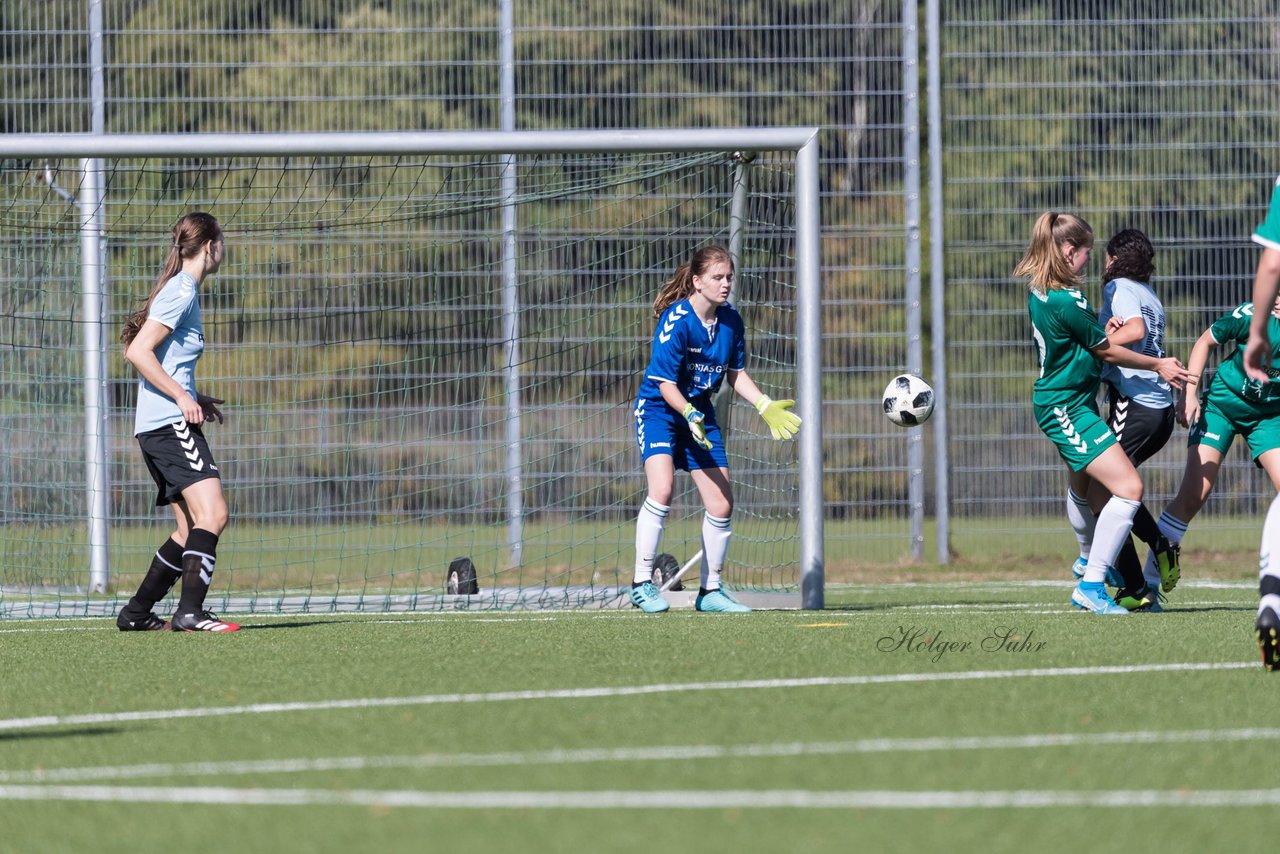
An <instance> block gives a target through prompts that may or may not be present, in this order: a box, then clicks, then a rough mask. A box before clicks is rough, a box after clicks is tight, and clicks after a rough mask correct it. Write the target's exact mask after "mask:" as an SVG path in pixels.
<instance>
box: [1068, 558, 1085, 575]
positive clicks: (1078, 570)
mask: <svg viewBox="0 0 1280 854" xmlns="http://www.w3.org/2000/svg"><path fill="white" fill-rule="evenodd" d="M1088 565H1089V561H1087V560H1085V559H1084V558H1082V557H1078V558H1076V562H1075V563H1073V564H1071V574H1072V575H1074V576H1075V577H1076V578H1077V579H1080V578H1084V568H1085V567H1086V566H1088Z"/></svg>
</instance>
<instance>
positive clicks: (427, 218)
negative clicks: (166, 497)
mask: <svg viewBox="0 0 1280 854" xmlns="http://www.w3.org/2000/svg"><path fill="white" fill-rule="evenodd" d="M744 152H750V153H751V154H753V155H757V158H756V162H755V163H754V164H753V165H752V166H751V167H750V168H751V170H752V171H753V172H754V173H755V175H754V176H753V179H752V180H750V181H744V180H742V174H743V163H744V161H746V160H747V159H748V158H744V157H741V156H739V155H740V154H741V153H744ZM68 161H75V162H78V164H79V169H78V170H77V169H75V168H71V167H69V166H64V167H63V169H62V170H61V171H58V170H55V169H54V168H53V166H52V165H51V164H65V163H67V162H68ZM818 168H819V166H818V152H817V131H816V129H813V128H781V129H766V128H757V129H721V130H716V129H697V130H632V131H527V132H509V133H498V132H456V133H451V132H450V133H446V132H424V133H365V132H360V133H283V134H170V135H162V134H139V135H109V134H108V135H93V134H83V135H81V134H67V135H22V134H13V135H5V136H0V175H2V176H3V191H4V193H5V194H6V198H4V199H0V347H2V348H5V349H8V350H10V351H11V352H12V353H15V354H17V356H16V357H15V358H14V359H12V360H10V362H11V366H10V368H9V370H8V371H5V372H4V373H0V438H6V439H11V440H12V441H11V442H10V447H11V448H13V453H12V454H11V457H10V459H9V460H8V462H7V464H3V465H0V560H2V561H3V566H0V618H3V617H26V616H41V615H49V616H68V615H77V614H86V615H87V614H106V613H110V612H112V609H114V608H115V607H118V605H119V604H120V602H122V601H123V599H125V598H127V597H128V595H129V594H130V593H131V592H132V587H133V586H135V585H136V583H137V580H138V578H139V577H140V574H141V572H142V571H144V570H145V565H146V563H147V562H148V560H149V554H150V551H151V550H154V548H155V546H156V545H158V543H159V541H160V540H162V539H163V529H164V526H165V525H166V524H167V520H166V518H165V516H163V515H161V513H162V512H164V513H166V514H167V511H158V510H156V509H155V508H154V507H152V506H151V503H152V502H151V498H153V496H149V495H147V490H148V489H150V488H153V487H151V486H150V484H149V482H144V480H145V479H144V477H143V475H145V471H140V470H141V469H142V468H143V467H142V466H141V463H140V461H139V460H137V459H136V457H137V451H136V447H134V445H133V442H132V437H131V432H132V431H131V427H132V400H133V394H132V383H133V382H134V381H135V378H134V377H133V376H132V374H131V373H129V372H127V371H124V370H123V368H122V367H121V365H120V363H121V359H120V357H119V352H118V346H117V345H116V343H115V342H116V339H117V332H118V328H119V322H120V320H121V318H122V317H123V314H124V313H125V312H126V311H127V310H129V309H131V308H132V307H133V306H135V305H136V304H137V302H138V300H140V299H142V298H144V297H145V295H146V292H147V291H148V290H149V289H150V285H151V282H152V280H153V279H154V275H155V273H156V271H157V268H158V266H159V263H160V260H161V258H162V255H163V253H162V251H161V249H163V239H162V238H164V237H166V236H167V234H168V229H169V227H170V226H171V225H172V223H173V222H174V221H176V219H177V218H178V217H179V216H180V215H181V214H182V213H185V212H187V211H188V210H194V209H204V210H209V211H210V212H211V213H213V214H214V215H215V216H217V217H218V218H219V220H220V221H221V222H222V224H223V227H224V229H225V230H226V232H227V234H228V236H229V242H230V245H229V247H228V255H229V263H228V264H226V265H225V266H224V268H223V270H222V271H220V272H219V274H218V275H217V276H216V277H214V278H213V279H211V281H210V283H209V285H208V286H207V288H205V289H204V290H205V291H206V292H207V293H206V295H205V296H202V303H204V305H203V308H204V312H205V324H206V329H207V331H208V334H209V339H210V340H209V345H208V349H207V350H206V354H205V358H204V359H203V360H202V362H201V365H200V370H199V376H200V383H201V386H202V390H211V391H212V393H214V394H218V393H219V392H220V391H222V392H226V393H227V394H226V396H228V397H231V398H232V400H231V404H232V406H231V408H230V410H229V413H228V414H229V416H230V418H231V419H232V420H239V422H240V424H239V425H238V426H237V427H235V428H233V430H230V431H223V430H222V428H223V427H225V426H226V425H220V426H219V427H215V428H213V429H214V431H221V432H216V433H211V436H210V438H211V445H212V446H213V451H214V455H215V457H217V458H218V460H219V462H220V464H223V469H224V476H225V477H226V478H227V481H228V483H227V488H228V493H229V499H230V500H231V503H232V523H231V526H230V527H229V529H228V534H229V535H230V537H229V538H228V539H229V540H230V541H231V542H228V546H227V559H226V560H225V561H222V562H220V566H219V576H218V577H217V579H215V583H214V588H213V591H212V592H211V597H210V601H211V605H213V606H215V607H217V606H218V605H219V604H220V605H221V607H222V608H224V609H226V610H232V611H234V610H305V611H322V610H342V609H358V610H392V609H398V608H439V607H521V606H548V605H566V606H596V607H599V606H608V605H611V604H617V603H618V601H619V600H620V598H621V595H620V590H621V584H622V581H629V576H630V562H631V553H630V544H629V542H627V540H628V538H629V537H630V534H629V533H627V529H628V525H629V522H628V520H632V521H633V520H634V514H635V511H636V508H637V507H638V498H639V496H640V494H641V493H640V492H639V489H640V488H641V484H642V477H641V476H640V467H639V457H638V454H637V453H636V452H635V448H634V441H633V439H631V437H630V436H629V434H628V431H629V430H630V427H631V424H630V417H629V404H630V401H631V398H633V397H634V394H635V388H634V386H635V384H636V383H637V382H638V379H639V374H640V370H642V368H643V360H646V359H647V355H648V353H647V350H648V335H649V334H650V333H651V331H652V329H651V324H652V312H651V311H649V310H648V305H647V302H648V301H651V300H652V296H653V294H654V293H655V292H656V289H657V287H658V286H659V285H660V284H661V282H662V280H663V279H664V278H665V277H666V276H669V275H670V273H671V271H672V270H673V269H674V267H675V266H676V265H677V264H678V263H679V262H680V261H681V260H683V259H684V258H685V257H687V255H688V254H689V252H690V251H691V250H692V249H693V248H696V246H698V245H702V244H704V243H706V242H709V241H712V240H715V241H717V242H722V243H725V244H726V245H729V246H731V247H732V248H733V251H734V252H735V253H738V254H739V255H740V258H741V262H740V265H739V282H740V283H739V290H740V291H741V294H740V297H741V299H742V300H743V302H744V305H745V307H744V309H743V312H744V317H745V319H746V321H747V338H748V340H747V346H748V369H749V370H751V371H752V373H753V375H756V376H757V378H758V379H761V380H762V383H761V384H762V387H765V389H766V392H767V393H770V394H774V395H777V394H786V395H788V396H789V395H790V394H792V393H793V392H794V396H795V397H796V399H797V402H798V403H797V409H798V411H799V414H800V416H801V417H802V418H803V419H804V425H805V426H804V429H802V430H801V432H800V434H799V437H798V439H797V440H796V442H795V443H794V445H792V444H790V443H787V444H779V445H778V446H776V447H775V446H774V443H772V442H770V441H768V440H767V431H766V433H765V435H764V437H761V436H759V435H758V434H759V429H758V428H757V427H756V425H754V423H753V422H752V424H751V427H750V428H749V429H747V430H744V431H743V432H742V433H741V434H739V433H738V432H737V431H736V430H735V435H734V436H733V437H732V438H731V439H730V441H729V451H730V465H731V469H732V470H733V480H734V485H735V492H739V490H741V492H740V494H739V496H738V501H737V504H738V506H739V509H740V511H742V512H741V514H740V513H735V540H734V545H733V546H731V549H730V556H729V564H730V566H729V574H728V576H727V577H728V579H729V583H730V584H731V585H735V589H739V588H740V589H744V590H746V591H749V592H759V593H769V592H773V593H779V592H785V591H791V592H792V593H793V594H794V596H795V603H796V604H797V605H799V606H800V607H805V608H821V607H822V606H823V560H824V555H823V541H822V531H823V495H822V430H821V428H822V397H821V395H822V384H821V371H822V367H821V346H820V344H821V322H820V311H821V292H820V275H819V227H820V226H819V213H818V212H819V197H818ZM43 174H49V175H52V176H56V177H57V179H58V180H59V181H60V183H61V184H62V185H63V186H64V187H70V186H71V185H72V184H73V183H74V184H75V185H76V186H75V188H74V189H75V192H74V193H69V192H68V191H67V190H66V189H62V188H60V187H55V186H54V185H53V181H52V180H50V181H47V182H41V181H40V180H38V177H39V176H40V175H43ZM55 190H58V192H54V191H55ZM69 196H70V197H72V198H74V200H75V202H74V203H72V201H71V199H69V198H68V197H69ZM95 200H97V201H95ZM513 234H514V237H513ZM495 245H498V246H499V248H497V249H495V248H494V246H495ZM237 254H239V255H240V261H239V262H238V261H237ZM238 264H239V266H240V269H239V270H237V266H238ZM73 268H76V272H77V275H75V277H74V278H75V280H77V281H78V282H79V287H78V288H71V287H70V286H69V285H68V284H67V283H68V282H70V281H71V280H72V278H73V277H72V270H73ZM495 283H496V284H495ZM753 290H754V292H753ZM738 298H739V295H738V294H735V297H734V298H733V299H735V301H736V300H737V299H738ZM291 336H293V337H292V340H290V338H291ZM72 342H74V343H72ZM77 348H78V351H79V356H80V361H81V366H80V369H79V370H77V369H76V368H75V367H73V362H72V361H71V356H72V355H73V351H74V350H76V349H77ZM641 351H643V352H641ZM638 358H639V359H640V360H641V363H640V364H639V366H638V367H637V366H636V360H637V359H638ZM104 366H105V367H104ZM5 374H7V376H6V375H5ZM210 384H212V388H211V389H206V388H205V386H208V385H210ZM77 389H79V392H77ZM238 400H245V401H249V403H250V405H248V406H246V407H245V408H244V409H243V410H238V409H237V407H236V405H235V404H236V403H237V402H238ZM73 413H74V414H75V416H76V419H77V421H78V423H79V424H80V425H83V429H84V430H85V435H80V436H77V435H75V431H72V430H68V429H66V427H65V424H66V423H67V419H68V417H69V416H70V415H72V414H73ZM727 415H728V413H725V417H726V418H727ZM747 421H748V420H747V419H742V420H741V421H740V422H735V427H737V425H738V424H739V423H742V424H744V425H745V424H746V423H747ZM95 431H100V433H98V434H97V435H95ZM752 431H754V433H755V435H753V434H752ZM228 434H230V435H228ZM513 445H516V447H513ZM628 446H629V447H628ZM522 451H527V452H525V453H522ZM77 455H78V459H79V461H80V465H79V468H80V469H81V470H80V471H79V472H78V473H76V469H77V467H78V466H77V464H76V462H75V461H74V459H75V458H76V457H77ZM685 480H687V479H685ZM77 484H78V486H77ZM491 492H492V493H495V494H490V493H491ZM513 492H515V493H517V494H515V495H513V494H512V493H513ZM74 496H78V500H72V498H73V497H74ZM86 497H87V498H88V500H87V501H86ZM678 500H679V501H680V504H681V505H682V507H681V508H680V510H682V511H687V512H688V513H689V514H690V518H692V516H693V515H695V511H700V507H699V506H698V504H699V502H698V499H697V496H696V493H691V494H690V493H685V494H683V495H681V496H680V497H679V499H678ZM73 506H77V508H78V509H73ZM86 508H87V510H86ZM503 508H505V511H504V509H503ZM504 515H505V517H506V518H503V516H504ZM696 515H698V516H700V512H698V513H696ZM529 520H537V522H536V524H530V525H529V526H528V528H525V527H524V525H525V524H526V523H527V522H528V521H529ZM740 520H741V521H740ZM674 528H675V530H673V531H671V532H670V533H669V534H668V536H667V538H666V539H664V543H663V551H664V552H665V551H669V550H671V551H675V550H676V549H675V548H671V549H669V548H668V546H669V545H671V546H673V547H679V548H683V554H679V555H678V557H679V558H680V559H681V561H683V560H685V559H687V558H689V557H690V556H691V555H692V553H693V551H694V550H695V549H696V545H697V544H696V540H697V536H696V532H694V531H692V530H691V529H690V526H689V525H687V524H686V525H685V526H684V529H685V530H684V531H683V533H682V532H681V525H679V524H676V525H675V526H674ZM108 530H109V531H110V536H109V537H108ZM460 532H461V533H460ZM152 540H155V542H154V543H153V542H151V541H152ZM455 553H456V554H455ZM459 554H461V555H465V556H468V557H472V556H476V557H479V556H480V555H481V554H483V559H477V560H476V561H475V565H474V566H475V574H476V575H477V579H476V580H477V582H478V584H477V586H478V587H479V589H480V593H479V594H471V595H468V594H466V593H465V592H464V593H454V594H450V593H448V592H447V591H446V589H445V567H446V565H448V566H453V565H455V564H457V560H456V559H455V558H456V557H457V555H459ZM442 555H448V556H449V559H443V560H442V558H441V556H442ZM752 562H754V564H753V565H752V566H751V568H750V571H747V564H749V563H752ZM224 563H226V564H229V565H230V566H231V567H233V568H232V569H231V570H229V571H228V572H227V573H224V571H223V568H222V566H223V564H224ZM353 563H361V564H363V566H362V568H361V569H360V571H359V573H358V574H356V575H352V574H349V573H348V572H347V570H346V569H345V567H347V566H348V565H350V564H353ZM255 564H259V565H258V566H255ZM522 564H524V565H528V569H527V571H526V570H525V568H523V567H522V566H521V565H522ZM86 567H87V569H86ZM236 567H238V568H236ZM735 567H741V573H740V574H739V575H737V576H735V574H734V573H735V571H736V570H735ZM694 571H695V572H696V570H694ZM624 576H625V578H624ZM220 588H221V589H220ZM787 595H791V594H787Z"/></svg>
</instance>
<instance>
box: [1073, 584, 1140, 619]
mask: <svg viewBox="0 0 1280 854" xmlns="http://www.w3.org/2000/svg"><path fill="white" fill-rule="evenodd" d="M1071 604H1072V605H1075V606H1076V607H1077V608H1079V609H1081V610H1082V611H1088V612H1089V613H1091V614H1128V613H1129V612H1128V611H1126V610H1125V609H1124V608H1121V607H1120V606H1119V605H1117V604H1116V603H1115V602H1114V601H1113V600H1112V599H1111V597H1110V596H1108V595H1107V588H1105V587H1103V586H1102V585H1101V584H1086V583H1085V582H1083V581H1082V582H1080V583H1079V584H1077V585H1076V589H1075V590H1073V591H1072V592H1071Z"/></svg>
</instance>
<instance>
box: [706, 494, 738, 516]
mask: <svg viewBox="0 0 1280 854" xmlns="http://www.w3.org/2000/svg"><path fill="white" fill-rule="evenodd" d="M705 507H706V511H707V512H708V513H710V514H711V515H712V516H719V517H720V518H721V519H728V518H729V517H731V516H732V515H733V499H732V498H726V497H724V496H721V497H719V498H712V499H710V500H708V501H707V502H706V505H705Z"/></svg>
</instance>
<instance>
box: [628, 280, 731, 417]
mask: <svg viewBox="0 0 1280 854" xmlns="http://www.w3.org/2000/svg"><path fill="white" fill-rule="evenodd" d="M745 364H746V337H745V335H744V333H743V325H742V315H740V314H738V310H737V309H735V308H734V307H733V306H732V305H730V304H729V303H725V304H724V305H722V306H720V307H719V308H717V309H716V316H715V321H714V322H713V323H711V324H709V325H704V324H703V322H702V321H701V320H700V319H699V318H698V315H697V314H696V313H695V312H694V310H693V306H692V305H691V304H690V303H689V300H681V301H680V302H678V303H675V304H673V305H671V306H670V307H668V308H667V310H666V311H664V312H663V313H662V317H660V318H659V319H658V328H657V329H655V330H654V332H653V355H652V356H651V357H650V358H649V367H648V368H647V369H645V372H644V379H643V380H642V381H641V383H640V394H639V397H640V399H642V400H650V401H653V402H655V403H665V401H664V400H663V399H662V392H661V390H660V389H659V385H660V384H661V383H663V382H673V383H675V384H676V387H677V388H679V389H680V393H681V394H682V395H684V396H685V398H686V399H688V400H693V399H694V398H695V397H702V396H704V395H713V394H715V393H716V392H717V391H718V390H719V389H720V383H721V382H722V381H723V380H724V373H725V371H740V370H742V369H743V367H744V366H745Z"/></svg>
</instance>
